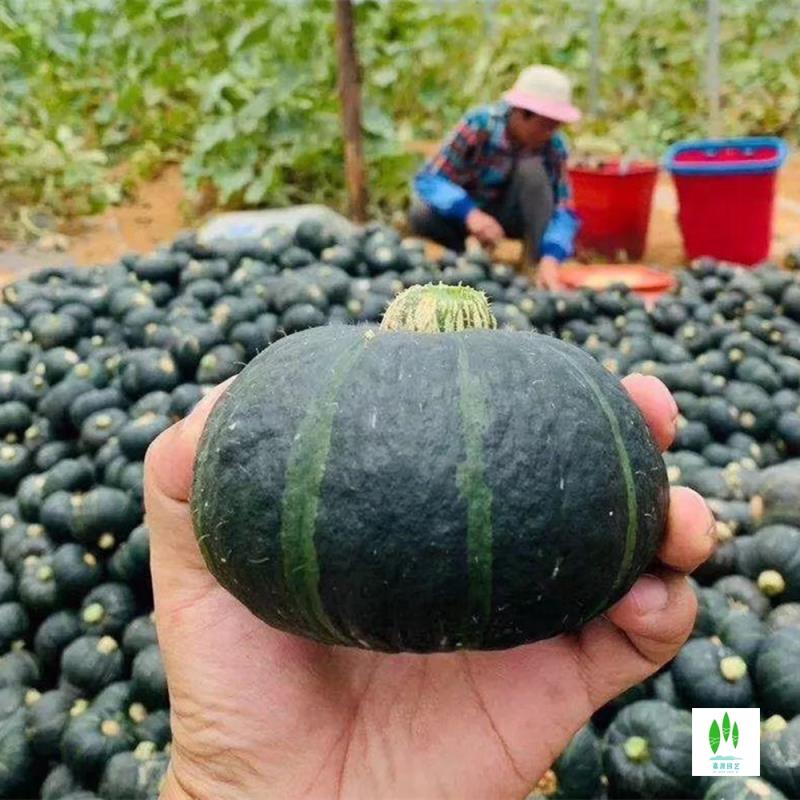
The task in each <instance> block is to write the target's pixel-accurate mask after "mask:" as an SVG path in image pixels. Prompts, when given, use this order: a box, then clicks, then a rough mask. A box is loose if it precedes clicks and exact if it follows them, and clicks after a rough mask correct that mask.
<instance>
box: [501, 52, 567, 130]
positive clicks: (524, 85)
mask: <svg viewBox="0 0 800 800" xmlns="http://www.w3.org/2000/svg"><path fill="white" fill-rule="evenodd" d="M503 99H504V100H505V101H506V102H507V103H508V104H509V105H511V106H514V108H523V109H525V110H526V111H533V112H534V113H535V114H541V115H542V116H543V117H547V118H549V119H555V120H558V121H559V122H568V123H569V122H577V121H578V120H579V119H580V118H581V112H580V110H579V109H578V108H576V107H575V106H574V105H573V104H572V83H571V82H570V80H569V78H568V77H567V76H566V75H565V74H564V73H563V72H561V70H558V69H556V68H555V67H549V66H547V65H545V64H537V65H535V66H532V67H527V68H526V69H524V70H522V72H521V73H520V76H519V77H518V78H517V81H516V83H515V84H514V85H513V86H512V87H511V88H510V89H509V90H508V91H507V92H506V93H505V94H504V95H503Z"/></svg>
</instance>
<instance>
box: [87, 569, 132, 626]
mask: <svg viewBox="0 0 800 800" xmlns="http://www.w3.org/2000/svg"><path fill="white" fill-rule="evenodd" d="M135 616H136V597H135V595H134V593H133V590H132V589H131V588H130V587H129V586H127V585H126V584H124V583H119V582H109V583H101V584H100V585H99V586H96V587H95V588H94V589H92V590H91V591H90V592H89V594H87V595H86V597H84V599H83V603H82V604H81V612H80V617H81V622H82V624H83V628H84V630H85V631H86V633H89V634H92V635H95V636H106V635H109V636H122V632H123V631H124V630H125V626H126V625H127V624H128V623H129V622H130V621H131V620H132V619H133V618H134V617H135Z"/></svg>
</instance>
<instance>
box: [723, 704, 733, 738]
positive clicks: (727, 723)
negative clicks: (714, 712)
mask: <svg viewBox="0 0 800 800" xmlns="http://www.w3.org/2000/svg"><path fill="white" fill-rule="evenodd" d="M730 735H731V718H730V717H729V716H728V712H727V711H726V712H725V716H724V717H723V718H722V738H723V739H724V740H725V741H726V742H727V741H728V737H729V736H730Z"/></svg>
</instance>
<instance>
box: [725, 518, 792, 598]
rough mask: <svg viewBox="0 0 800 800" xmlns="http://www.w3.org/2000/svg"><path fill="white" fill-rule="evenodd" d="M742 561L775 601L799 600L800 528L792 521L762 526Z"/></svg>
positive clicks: (749, 574) (764, 591) (762, 588)
mask: <svg viewBox="0 0 800 800" xmlns="http://www.w3.org/2000/svg"><path fill="white" fill-rule="evenodd" d="M740 565H741V566H742V567H743V571H744V574H745V575H747V576H748V577H750V578H752V579H753V580H755V581H756V583H757V585H758V586H759V588H760V589H761V591H762V592H763V593H764V594H766V595H767V596H768V597H769V598H771V599H772V600H773V602H776V603H778V602H788V601H798V600H800V529H798V528H793V527H790V526H789V525H769V526H767V527H764V528H761V529H760V530H759V531H757V532H756V534H755V536H754V537H753V547H752V549H751V550H750V551H749V552H748V557H747V559H746V561H745V562H741V561H740Z"/></svg>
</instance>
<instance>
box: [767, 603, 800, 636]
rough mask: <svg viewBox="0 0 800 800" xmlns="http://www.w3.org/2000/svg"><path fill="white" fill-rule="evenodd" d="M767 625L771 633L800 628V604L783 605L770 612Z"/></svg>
mask: <svg viewBox="0 0 800 800" xmlns="http://www.w3.org/2000/svg"><path fill="white" fill-rule="evenodd" d="M766 623H767V627H768V628H769V629H770V630H771V631H777V630H780V629H781V628H800V603H781V604H780V605H779V606H776V607H775V608H773V609H772V611H770V612H769V614H768V615H767V619H766Z"/></svg>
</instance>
